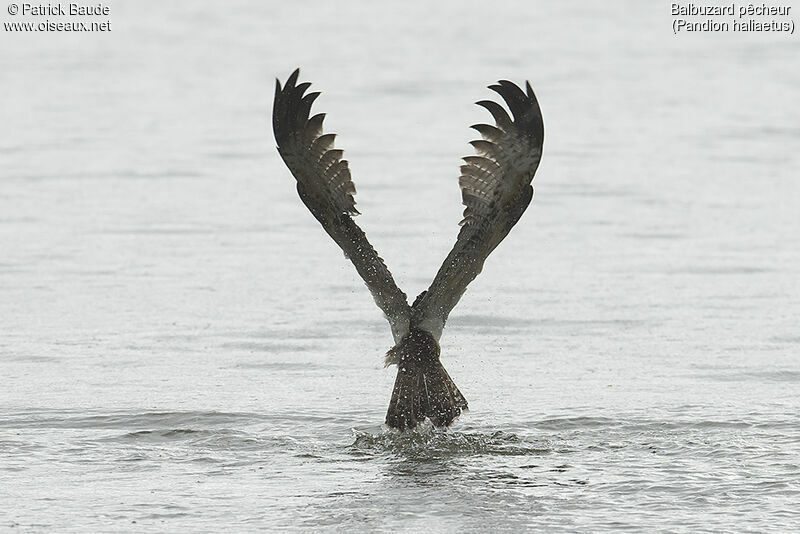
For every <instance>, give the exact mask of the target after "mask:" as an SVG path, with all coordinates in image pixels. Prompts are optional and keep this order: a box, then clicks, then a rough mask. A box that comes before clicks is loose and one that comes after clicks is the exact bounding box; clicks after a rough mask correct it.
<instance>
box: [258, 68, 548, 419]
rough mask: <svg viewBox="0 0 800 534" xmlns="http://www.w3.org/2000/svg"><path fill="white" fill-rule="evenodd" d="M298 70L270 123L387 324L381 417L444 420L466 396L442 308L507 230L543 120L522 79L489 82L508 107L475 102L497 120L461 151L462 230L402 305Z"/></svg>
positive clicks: (522, 201) (309, 201)
mask: <svg viewBox="0 0 800 534" xmlns="http://www.w3.org/2000/svg"><path fill="white" fill-rule="evenodd" d="M298 75H299V69H298V70H295V71H294V72H293V73H292V75H291V76H290V77H289V78H288V79H287V81H286V84H285V85H284V86H283V87H281V85H280V82H276V90H275V103H274V107H273V130H274V132H275V139H276V141H277V142H278V151H279V153H280V154H281V157H282V158H283V160H284V162H285V163H286V165H287V167H288V168H289V170H290V171H291V172H292V174H293V175H294V177H295V179H296V180H297V191H298V193H299V195H300V199H301V200H302V201H303V203H304V204H305V205H306V206H307V207H308V209H309V211H311V213H312V214H313V215H314V217H315V218H316V219H317V220H318V221H319V222H320V224H322V227H323V228H324V229H325V231H326V232H327V233H328V235H330V236H331V238H333V240H334V241H335V242H336V243H337V244H338V245H339V247H341V249H342V250H343V251H344V253H345V255H346V256H347V257H348V258H349V259H350V261H351V262H352V263H353V265H354V266H355V267H356V270H357V271H358V273H359V275H360V276H361V278H363V279H364V282H365V283H366V284H367V287H368V288H369V290H370V292H371V293H372V296H373V298H374V299H375V303H376V304H377V305H378V307H379V308H381V310H382V311H383V313H384V315H385V316H386V318H387V320H388V321H389V324H390V326H391V329H392V336H393V338H394V341H395V345H394V347H393V348H392V349H390V350H389V352H388V353H387V355H386V364H387V365H392V364H395V365H397V367H398V371H397V379H396V380H395V386H394V391H393V393H392V399H391V402H390V404H389V410H388V412H387V415H386V424H387V425H388V426H389V427H391V428H397V429H400V430H404V429H408V428H414V427H415V426H417V424H419V423H420V422H422V421H423V420H424V419H425V418H428V419H430V421H431V422H432V423H433V425H434V426H437V427H445V426H449V425H450V424H451V423H452V422H453V421H454V420H455V418H456V417H458V416H459V414H460V413H461V411H462V410H466V409H467V401H466V399H465V398H464V396H463V395H462V394H461V392H460V391H459V390H458V388H457V387H456V385H455V383H453V380H452V379H451V378H450V376H449V375H448V374H447V371H445V369H444V367H443V366H442V364H441V362H440V361H439V355H440V349H439V338H440V337H441V335H442V330H443V329H444V325H445V323H446V322H447V317H448V316H449V314H450V311H451V310H452V309H453V307H454V306H455V305H456V303H458V301H459V299H460V298H461V296H462V295H463V293H464V291H465V290H466V288H467V285H468V284H469V283H470V282H471V281H472V280H473V279H475V277H476V276H477V275H478V274H479V273H480V272H481V270H482V268H483V264H484V261H485V260H486V258H487V257H488V255H489V254H490V253H491V252H492V250H494V249H495V247H497V245H498V244H500V242H501V241H502V240H503V239H504V238H505V237H506V235H508V233H509V231H510V230H511V228H512V227H513V226H514V225H515V224H516V223H517V221H518V220H519V218H520V217H521V216H522V214H523V213H524V211H525V210H526V209H527V207H528V205H529V204H530V202H531V199H532V198H533V187H532V186H531V181H532V180H533V176H534V174H535V172H536V169H537V168H538V165H539V160H540V159H541V154H542V144H543V141H544V124H543V122H542V115H541V111H540V109H539V104H538V102H537V100H536V96H535V95H534V93H533V90H532V89H531V86H530V84H526V91H525V92H523V91H522V90H521V89H520V88H519V87H517V86H516V85H515V84H513V83H511V82H508V81H505V80H503V81H500V82H498V84H497V85H492V86H490V89H493V90H494V91H496V92H497V93H498V94H500V96H502V97H503V99H504V100H505V102H506V104H507V105H508V107H509V109H510V111H511V116H509V115H508V113H507V112H506V111H505V109H503V107H502V106H500V105H499V104H497V103H495V102H492V101H489V100H485V101H480V102H478V105H480V106H483V107H484V108H486V109H487V110H488V111H489V112H490V113H491V114H492V116H493V118H494V120H495V123H496V124H495V125H494V126H491V125H488V124H477V125H474V126H473V128H474V129H476V130H477V131H478V132H480V134H481V135H482V137H483V139H481V140H477V141H472V143H471V144H472V145H473V146H474V147H475V149H476V151H477V152H478V155H476V156H468V157H465V158H464V161H465V164H464V165H462V166H461V177H460V179H459V185H460V187H461V192H462V200H463V203H464V205H465V206H466V208H465V210H464V220H462V221H461V231H460V232H459V234H458V238H457V239H456V243H455V245H454V246H453V249H452V250H451V252H450V254H448V256H447V258H446V259H445V261H444V263H443V264H442V267H441V268H440V269H439V272H438V273H437V274H436V276H435V278H434V280H433V282H432V283H431V285H430V287H429V288H428V289H427V290H426V291H423V292H422V293H421V294H420V295H419V296H418V297H417V298H416V300H415V301H414V303H413V305H412V306H409V305H408V301H407V299H406V295H405V293H403V292H402V291H401V290H400V289H399V288H398V287H397V285H396V284H395V282H394V279H393V278H392V275H391V273H390V272H389V270H388V269H387V268H386V265H385V264H384V263H383V260H381V258H380V257H379V256H378V255H377V253H376V252H375V250H374V249H373V248H372V246H371V245H370V243H369V241H368V240H367V237H366V235H364V232H363V231H362V230H361V228H359V227H358V225H357V224H356V223H355V221H354V220H353V218H352V217H353V216H354V215H357V214H358V211H357V210H356V208H355V200H354V199H353V195H354V194H355V186H354V185H353V182H352V180H351V178H350V170H349V168H348V164H347V161H346V160H343V159H342V155H343V153H342V151H341V150H338V149H334V148H333V141H334V137H335V135H334V134H324V133H323V132H322V122H323V119H324V117H325V115H324V114H317V115H313V116H311V117H309V115H310V111H311V105H312V103H313V101H314V100H315V99H316V98H317V96H319V93H308V94H306V90H307V89H308V87H309V86H310V84H309V83H301V84H297V77H298Z"/></svg>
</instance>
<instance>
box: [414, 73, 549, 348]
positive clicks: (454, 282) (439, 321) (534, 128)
mask: <svg viewBox="0 0 800 534" xmlns="http://www.w3.org/2000/svg"><path fill="white" fill-rule="evenodd" d="M489 88H490V89H492V90H493V91H495V92H497V93H498V94H499V95H500V96H502V97H503V99H504V100H505V102H506V104H507V105H508V108H509V109H510V110H511V114H512V115H513V120H512V118H511V117H509V116H508V113H507V112H506V111H505V109H503V107H502V106H500V105H499V104H497V103H496V102H493V101H490V100H483V101H481V102H478V103H477V104H478V105H479V106H482V107H484V108H486V109H487V110H489V112H490V113H491V114H492V116H493V117H494V120H495V123H496V124H495V126H490V125H488V124H476V125H474V126H472V128H474V129H476V130H477V131H478V132H480V134H481V135H482V136H483V139H481V140H478V141H472V143H471V144H472V145H473V146H474V147H475V149H476V151H477V152H478V155H477V156H468V157H465V158H464V161H465V165H462V166H461V178H460V179H459V185H460V186H461V195H462V199H463V202H464V205H465V206H466V209H465V210H464V220H463V221H461V226H462V228H461V231H460V232H459V234H458V239H457V240H456V244H455V245H454V246H453V250H452V251H450V254H449V255H448V256H447V258H446V259H445V260H444V263H443V264H442V267H441V268H440V269H439V272H438V273H437V274H436V277H435V278H434V280H433V283H431V286H430V288H428V290H427V291H426V292H424V293H422V294H421V295H420V296H419V297H418V298H417V300H416V301H415V302H414V305H413V307H412V324H414V325H415V326H420V327H422V328H423V329H424V330H427V331H428V332H430V333H431V334H433V335H434V337H435V338H436V339H439V336H441V333H442V329H443V328H444V323H445V321H447V317H448V315H449V314H450V311H451V310H452V309H453V307H454V306H455V305H456V303H458V301H459V299H460V298H461V295H463V294H464V291H466V289H467V285H468V284H469V283H470V282H471V281H472V280H474V279H475V277H476V276H478V274H479V273H480V272H481V269H483V263H484V261H485V260H486V258H487V257H488V256H489V254H490V253H491V252H492V250H494V249H495V247H497V245H499V244H500V242H501V241H502V240H503V239H504V238H505V237H506V235H508V233H509V231H511V228H512V227H513V226H514V225H515V224H516V223H517V221H518V220H519V218H520V217H521V216H522V213H523V212H524V211H525V209H526V208H527V207H528V204H530V202H531V199H532V198H533V187H532V186H531V182H532V181H533V175H534V174H535V173H536V169H537V168H538V167H539V161H540V160H541V157H542V144H543V142H544V123H543V122H542V112H541V110H540V109H539V103H538V101H537V99H536V95H534V93H533V89H531V86H530V84H529V83H526V84H525V88H526V92H523V91H522V89H520V88H519V87H517V86H516V85H515V84H513V83H511V82H509V81H506V80H502V81H500V82H498V83H497V84H496V85H490V86H489Z"/></svg>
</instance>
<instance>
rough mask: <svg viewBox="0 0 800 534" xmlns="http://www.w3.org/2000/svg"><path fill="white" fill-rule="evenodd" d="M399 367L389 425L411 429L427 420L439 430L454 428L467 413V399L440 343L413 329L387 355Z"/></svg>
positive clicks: (389, 412) (389, 413) (427, 334)
mask: <svg viewBox="0 0 800 534" xmlns="http://www.w3.org/2000/svg"><path fill="white" fill-rule="evenodd" d="M386 361H387V362H388V363H396V364H397V379H396V380H395V382H394V391H393V392H392V400H391V402H390V403H389V411H388V412H387V413H386V424H387V425H388V426H389V427H391V428H397V429H399V430H405V429H411V428H414V427H416V426H417V425H418V424H419V423H421V422H422V421H423V420H424V419H425V418H426V417H427V418H428V419H430V420H431V423H433V425H434V426H436V427H446V426H450V424H452V423H453V421H454V420H455V419H456V417H458V416H459V415H460V414H461V411H462V410H466V409H467V408H468V406H467V399H465V398H464V395H462V394H461V392H460V391H459V390H458V388H457V387H456V385H455V383H454V382H453V379H452V378H450V375H448V374H447V371H445V369H444V367H443V366H442V363H441V362H440V361H439V344H438V343H437V342H436V340H435V339H433V337H432V336H431V335H430V334H429V333H427V332H425V331H423V330H412V331H411V332H410V333H409V334H408V335H406V336H405V337H404V338H403V339H402V340H401V341H400V343H398V344H397V345H396V346H395V347H394V348H392V349H391V350H390V351H389V353H388V354H387V355H386Z"/></svg>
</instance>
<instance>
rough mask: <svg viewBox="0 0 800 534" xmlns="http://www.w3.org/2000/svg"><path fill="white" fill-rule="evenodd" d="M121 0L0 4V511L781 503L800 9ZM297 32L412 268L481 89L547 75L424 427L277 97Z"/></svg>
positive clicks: (335, 121)
mask: <svg viewBox="0 0 800 534" xmlns="http://www.w3.org/2000/svg"><path fill="white" fill-rule="evenodd" d="M110 5H111V9H112V13H111V15H110V19H111V21H112V28H113V30H112V32H111V33H107V34H102V35H101V34H71V35H70V34H65V33H64V34H61V33H48V34H30V35H22V34H11V33H9V32H2V33H0V40H2V43H0V44H1V45H2V46H0V70H2V79H3V88H4V104H3V105H2V106H0V123H2V124H3V127H2V129H0V180H1V181H0V248H1V249H2V256H0V322H1V325H2V326H1V329H0V376H2V377H3V384H4V387H3V388H2V390H0V531H31V532H37V531H41V532H50V531H59V532H85V531H115V532H121V531H131V532H143V531H144V532H146V531H155V532H163V531H165V530H169V531H177V530H189V531H195V532H203V531H207V532H218V531H219V530H220V529H221V528H228V529H231V530H233V531H255V530H259V529H268V530H280V529H288V528H295V529H298V530H304V531H307V530H312V531H314V530H334V531H340V530H350V529H353V530H357V531H358V530H371V531H382V532H388V531H395V530H406V531H415V530H420V529H427V530H430V531H434V532H437V531H453V530H463V531H467V532H483V531H486V530H491V531H501V532H502V531H507V532H512V531H513V532H516V531H520V530H524V529H527V530H532V531H537V530H538V531H544V532H559V531H563V532H574V531H591V532H604V531H609V532H618V531H624V530H631V531H663V532H712V531H713V532H729V531H736V532H787V531H792V530H797V529H798V528H800V512H798V511H797V502H798V501H800V454H799V453H798V449H800V421H798V416H797V414H798V412H799V411H800V401H799V400H798V398H799V397H798V391H800V388H798V385H799V384H800V351H799V349H800V335H799V334H798V331H797V326H796V324H797V318H798V316H800V299H798V297H800V288H799V287H798V280H799V279H800V278H799V277H798V274H799V271H800V218H798V216H797V213H798V208H800V186H798V181H797V179H796V174H797V171H796V170H797V168H798V163H800V161H798V159H799V158H800V155H799V154H800V150H798V149H800V130H799V129H798V126H797V125H798V124H800V107H798V104H797V102H798V98H797V96H798V93H797V87H798V84H800V74H798V71H797V69H796V68H794V65H796V63H797V59H798V55H800V49H799V48H798V41H797V37H796V36H786V35H782V34H768V35H749V34H748V35H744V34H732V33H731V34H695V35H688V34H685V35H680V36H678V37H676V36H674V35H673V34H672V32H671V27H670V25H671V18H670V16H669V11H668V6H666V5H665V6H661V5H658V4H657V3H653V4H652V5H650V4H647V3H643V2H627V3H618V4H615V5H614V6H600V5H595V3H591V4H589V3H577V2H560V3H558V4H555V3H549V4H534V3H531V2H508V3H500V4H497V3H496V4H493V5H492V6H491V8H489V7H488V6H487V5H486V4H484V3H465V2H459V3H457V4H456V3H448V2H445V3H437V4H436V5H428V4H426V3H422V2H420V3H414V2H411V3H404V4H403V5H402V6H401V5H397V6H384V7H380V8H377V7H375V6H374V5H372V4H368V3H349V4H347V5H341V4H338V5H336V6H334V5H333V4H332V3H321V2H314V3H304V5H303V6H302V7H301V6H293V5H289V4H286V3H284V4H280V5H277V4H276V5H268V3H264V4H263V5H260V6H256V5H253V4H246V3H228V4H225V6H220V5H214V4H210V3H209V4H205V3H198V2H191V3H171V4H169V5H164V4H162V3H155V2H152V3H151V2H136V3H135V4H134V3H121V2H115V3H111V4H110ZM3 17H5V14H4V15H3ZM3 20H7V19H6V18H4V19H3ZM297 65H300V66H301V67H302V68H303V70H302V76H303V78H305V79H310V80H311V81H313V82H315V88H317V89H320V90H322V91H323V92H324V93H323V96H322V97H321V98H320V99H319V100H318V102H317V106H318V109H319V110H321V111H325V112H327V113H328V119H327V124H328V128H330V129H331V130H332V131H336V132H338V133H339V134H340V136H339V138H338V144H339V146H340V147H342V148H344V149H345V155H346V157H347V158H348V159H350V161H351V167H352V169H353V176H354V180H355V183H356V186H357V187H358V190H359V194H358V195H357V201H358V208H359V209H360V210H361V211H362V213H363V214H364V215H362V216H361V217H360V218H359V224H361V225H362V227H363V228H364V229H365V230H366V231H367V234H368V235H369V238H370V240H371V241H372V243H373V244H374V245H375V247H376V248H377V249H378V251H379V252H380V253H381V255H382V256H383V257H384V258H385V259H386V262H387V265H388V266H389V267H390V269H391V270H392V273H393V274H394V275H395V278H396V280H397V281H398V284H399V285H400V287H402V288H403V289H404V290H405V291H406V292H407V293H408V294H409V295H410V296H412V297H413V295H416V293H418V292H419V291H421V290H423V289H424V288H425V287H426V286H427V284H429V283H430V280H431V279H432V277H433V275H434V273H435V272H436V269H437V268H438V266H439V263H440V262H441V260H442V259H443V258H444V256H445V255H446V253H447V251H448V250H449V248H450V246H451V245H452V242H453V240H454V238H455V235H456V232H457V226H456V223H457V221H458V220H459V218H460V217H459V216H460V214H461V210H462V207H461V206H460V203H459V193H458V189H457V185H456V181H457V171H458V167H457V165H458V164H459V160H458V158H459V157H460V156H463V155H468V154H469V153H470V150H469V148H470V147H469V146H468V145H467V144H466V141H468V140H469V139H471V138H472V135H473V134H472V133H471V132H470V131H469V130H468V129H467V126H468V125H469V124H472V123H475V122H479V121H484V120H486V113H485V112H483V111H482V110H481V109H479V108H477V107H476V106H474V105H472V102H474V101H475V100H479V99H484V98H486V97H487V96H490V94H491V93H490V92H489V91H487V90H486V89H485V88H484V87H485V85H487V84H488V83H491V82H492V81H494V80H497V79H499V78H509V79H511V80H514V81H517V82H522V81H523V80H524V79H530V80H531V82H532V84H533V86H534V88H535V89H536V91H537V94H538V96H539V99H540V101H541V104H542V109H543V112H544V117H545V123H546V130H547V134H546V136H547V137H546V141H545V153H544V158H543V161H542V165H541V167H540V169H539V172H538V174H537V177H536V180H535V186H536V196H535V199H534V203H533V205H532V206H531V208H530V209H529V211H528V212H527V213H526V214H525V216H524V217H523V219H522V221H521V222H520V224H519V225H518V226H517V227H516V228H515V229H514V231H512V233H511V235H510V236H509V238H508V240H507V241H506V242H505V243H503V244H502V245H501V246H500V247H499V248H498V250H496V251H495V253H494V254H493V255H492V257H491V258H490V259H489V261H488V262H487V264H486V268H485V270H484V272H483V273H482V274H481V276H480V277H479V278H478V279H477V280H476V281H475V282H474V283H473V284H472V285H471V286H470V288H469V290H468V292H467V294H466V295H465V297H464V298H463V300H462V301H461V303H460V304H459V305H458V307H456V309H455V311H454V313H453V315H452V317H451V320H450V322H449V324H448V325H447V328H446V329H445V332H444V335H443V337H442V351H443V361H444V363H445V366H446V367H447V369H448V370H449V372H450V374H451V375H452V376H453V378H454V380H455V381H456V383H457V384H458V386H459V388H460V389H461V391H462V392H463V393H464V394H465V396H466V397H467V399H468V400H469V401H470V408H471V411H470V412H469V413H467V414H465V415H463V416H462V417H461V418H460V419H459V420H458V421H457V422H456V424H455V425H454V427H453V428H452V429H451V430H449V431H447V432H436V431H432V430H431V429H423V430H422V431H420V432H416V433H413V434H406V435H398V434H394V433H390V432H387V431H386V430H385V429H383V428H381V425H380V424H381V422H382V421H383V417H384V414H385V409H386V406H387V405H388V401H389V396H390V392H391V387H392V383H393V379H394V376H393V370H384V369H382V367H381V365H382V363H381V362H382V356H383V353H384V351H385V350H386V349H388V348H389V346H390V344H391V335H390V333H389V328H388V325H387V324H386V323H385V321H384V320H383V319H382V317H381V315H380V312H379V311H378V310H377V308H375V306H374V305H373V303H372V300H371V297H370V296H369V294H368V292H367V291H366V289H365V288H364V287H363V284H362V283H361V282H360V280H359V279H358V278H357V275H356V274H355V272H354V270H353V269H352V267H351V266H350V265H349V264H348V263H347V262H346V261H345V260H344V259H343V258H342V255H341V252H340V251H338V249H336V247H335V245H333V244H332V243H331V242H330V240H329V239H328V237H327V236H326V235H325V234H324V232H323V231H322V230H321V229H320V228H319V227H318V225H317V224H316V222H315V221H314V220H313V219H312V218H311V216H310V215H309V214H308V213H307V212H306V210H305V208H304V207H303V206H302V204H301V203H300V202H299V200H298V199H297V196H296V193H295V191H294V186H293V180H292V179H291V177H290V176H289V175H288V173H287V171H286V170H285V169H284V167H283V165H282V163H281V161H280V160H279V158H278V156H277V153H276V152H275V150H274V142H273V140H272V136H271V132H270V131H269V128H268V115H269V110H270V103H271V98H272V90H273V84H274V77H275V76H279V77H281V78H285V77H286V76H287V75H288V74H289V72H291V70H292V69H293V68H294V67H295V66H297Z"/></svg>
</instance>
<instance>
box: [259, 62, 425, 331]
mask: <svg viewBox="0 0 800 534" xmlns="http://www.w3.org/2000/svg"><path fill="white" fill-rule="evenodd" d="M299 74H300V69H297V70H295V71H294V72H293V73H292V74H291V76H289V78H288V79H287V80H286V83H285V84H284V86H283V87H281V84H280V81H278V80H276V82H275V102H274V106H273V109H272V128H273V131H274V133H275V140H276V141H277V143H278V152H279V153H280V155H281V157H282V158H283V161H284V162H285V163H286V166H287V167H288V168H289V170H290V171H291V172H292V174H293V175H294V177H295V179H296V180H297V192H298V193H299V194H300V198H301V200H302V201H303V203H304V204H305V205H306V207H308V209H309V210H310V211H311V213H312V214H313V215H314V217H315V218H316V219H317V220H318V221H319V222H320V223H321V224H322V227H323V228H324V229H325V231H326V232H327V233H328V235H330V236H331V237H332V238H333V240H334V241H336V243H337V244H338V245H339V247H341V249H342V250H343V251H344V253H345V255H346V256H347V257H348V258H349V259H350V261H352V262H353V265H354V266H355V267H356V270H357V271H358V274H359V275H360V276H361V278H363V279H364V282H366V284H367V287H368V288H369V290H370V292H371V293H372V296H373V298H374V299H375V303H376V304H377V305H378V307H379V308H380V309H381V310H383V313H384V314H385V315H386V317H387V319H388V320H389V323H390V325H391V327H392V334H393V336H394V338H395V341H396V342H397V341H399V340H400V338H402V337H403V336H404V335H405V334H406V333H407V332H408V324H409V317H410V308H409V306H408V301H407V300H406V295H405V293H403V292H402V291H400V289H398V287H397V285H396V284H395V281H394V279H393V278H392V275H391V273H390V272H389V270H388V269H387V268H386V265H385V264H384V263H383V260H382V259H381V258H380V257H379V256H378V254H377V253H376V252H375V249H373V248H372V245H370V243H369V241H368V240H367V237H366V236H365V235H364V232H363V231H362V230H361V228H359V227H358V225H357V224H356V223H355V221H353V219H352V217H351V216H352V215H356V214H358V210H356V208H355V199H354V198H353V195H354V194H355V192H356V188H355V185H354V184H353V181H352V179H351V177H350V168H349V166H348V163H347V160H344V159H342V155H343V152H342V151H341V150H339V149H335V148H333V142H334V139H335V137H336V135H335V134H330V133H329V134H325V133H323V129H322V123H323V121H324V119H325V115H324V114H322V113H319V114H316V115H313V116H311V117H310V118H309V116H310V114H311V105H312V104H313V102H314V100H315V99H316V98H317V97H318V96H319V93H316V92H313V93H308V94H306V90H308V88H309V87H310V85H311V84H310V83H307V82H306V83H301V84H297V78H298V76H299Z"/></svg>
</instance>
